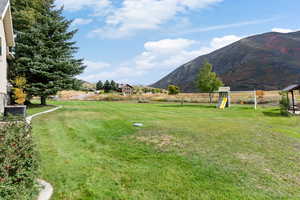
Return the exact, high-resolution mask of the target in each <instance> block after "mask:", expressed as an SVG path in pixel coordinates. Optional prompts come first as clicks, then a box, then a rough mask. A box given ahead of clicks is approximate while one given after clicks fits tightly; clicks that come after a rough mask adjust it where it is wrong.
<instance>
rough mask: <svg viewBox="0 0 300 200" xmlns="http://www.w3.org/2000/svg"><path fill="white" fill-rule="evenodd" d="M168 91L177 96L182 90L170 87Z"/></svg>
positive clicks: (174, 86) (173, 86)
mask: <svg viewBox="0 0 300 200" xmlns="http://www.w3.org/2000/svg"><path fill="white" fill-rule="evenodd" d="M168 91H169V94H170V95H176V94H179V92H180V89H179V87H177V86H176V85H169V87H168Z"/></svg>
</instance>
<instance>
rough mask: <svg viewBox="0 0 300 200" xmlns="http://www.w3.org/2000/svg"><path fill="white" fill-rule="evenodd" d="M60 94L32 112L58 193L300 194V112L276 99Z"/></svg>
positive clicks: (168, 198) (134, 198) (160, 196)
mask: <svg viewBox="0 0 300 200" xmlns="http://www.w3.org/2000/svg"><path fill="white" fill-rule="evenodd" d="M56 104H59V105H63V106H64V108H63V109H61V110H58V111H56V112H54V113H50V114H47V115H44V116H41V117H39V118H38V119H35V120H34V121H33V133H34V138H35V140H36V142H37V144H38V148H39V151H40V154H41V164H42V169H41V173H42V175H41V177H42V178H44V179H46V180H47V181H49V182H50V183H52V184H53V186H54V188H55V194H54V197H53V199H54V200H57V199H63V200H71V199H72V200H102V199H103V200H109V199H112V200H141V199H142V200H156V199H157V200H177V199H178V200H182V199H191V200H194V199H199V200H214V199H215V200H222V199H224V200H225V199H226V200H228V199H230V200H231V199H233V200H236V199H253V200H254V199H255V200H257V199H262V200H266V199H270V200H271V199H272V200H274V199H300V118H298V117H292V118H285V117H281V116H280V115H279V110H277V109H276V108H260V109H258V110H257V111H254V110H253V109H252V107H247V106H233V107H232V108H231V109H227V110H218V109H215V108H214V107H213V106H208V105H196V104H189V105H185V106H183V107H181V106H180V105H177V104H134V103H121V102H115V103H114V102H112V103H110V102H57V103H56ZM135 122H141V123H144V124H145V126H144V127H142V128H135V127H133V126H132V124H133V123H135Z"/></svg>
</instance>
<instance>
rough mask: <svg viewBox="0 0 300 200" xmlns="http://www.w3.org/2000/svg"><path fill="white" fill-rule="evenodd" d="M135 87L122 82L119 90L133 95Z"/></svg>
mask: <svg viewBox="0 0 300 200" xmlns="http://www.w3.org/2000/svg"><path fill="white" fill-rule="evenodd" d="M133 89H134V88H133V87H132V86H131V85H129V84H120V85H119V92H121V93H122V94H123V95H124V96H130V95H133Z"/></svg>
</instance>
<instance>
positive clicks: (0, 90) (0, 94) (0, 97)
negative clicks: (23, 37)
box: [0, 20, 7, 113]
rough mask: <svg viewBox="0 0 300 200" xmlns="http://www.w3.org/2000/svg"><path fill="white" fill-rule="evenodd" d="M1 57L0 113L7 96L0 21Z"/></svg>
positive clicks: (3, 37) (4, 45) (5, 67)
mask: <svg viewBox="0 0 300 200" xmlns="http://www.w3.org/2000/svg"><path fill="white" fill-rule="evenodd" d="M0 37H1V51H2V52H1V55H0V113H1V112H3V110H4V106H5V104H6V95H7V57H6V54H7V47H6V40H5V32H4V25H3V20H0Z"/></svg>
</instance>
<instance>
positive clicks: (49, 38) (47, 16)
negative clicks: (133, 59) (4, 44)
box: [13, 0, 85, 105]
mask: <svg viewBox="0 0 300 200" xmlns="http://www.w3.org/2000/svg"><path fill="white" fill-rule="evenodd" d="M62 11H63V9H62V8H61V9H55V8H54V1H53V0H48V1H47V2H45V5H44V7H43V10H42V15H41V16H39V18H38V20H37V22H36V23H35V24H34V25H32V26H31V28H30V29H29V30H26V31H24V32H18V34H17V38H16V43H17V45H16V60H15V65H14V68H13V69H14V70H13V71H14V73H13V74H14V75H15V76H24V77H25V78H26V79H27V83H28V86H27V88H26V92H27V93H28V94H29V95H30V96H39V97H41V104H42V105H45V104H46V99H47V97H48V96H50V95H55V94H56V93H57V92H58V91H60V90H64V89H70V88H72V85H73V82H74V77H75V76H76V75H78V74H80V73H82V72H83V70H84V68H85V67H84V66H83V62H82V59H76V58H75V57H74V54H75V53H76V52H77V50H78V48H77V47H75V46H74V45H75V42H72V41H71V40H72V38H73V36H74V35H75V34H76V32H77V30H72V31H70V25H71V23H72V21H69V20H67V19H65V18H64V17H63V16H62Z"/></svg>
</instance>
